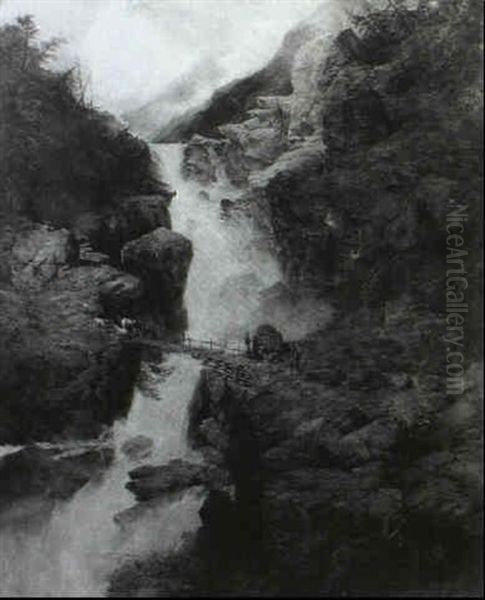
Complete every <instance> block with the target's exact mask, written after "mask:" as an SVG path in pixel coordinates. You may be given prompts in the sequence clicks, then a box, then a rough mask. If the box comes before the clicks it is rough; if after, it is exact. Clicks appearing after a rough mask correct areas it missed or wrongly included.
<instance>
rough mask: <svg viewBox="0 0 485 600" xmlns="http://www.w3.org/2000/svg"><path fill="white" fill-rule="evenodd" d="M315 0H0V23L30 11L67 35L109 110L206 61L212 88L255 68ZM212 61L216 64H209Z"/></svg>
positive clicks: (43, 26) (147, 95)
mask: <svg viewBox="0 0 485 600" xmlns="http://www.w3.org/2000/svg"><path fill="white" fill-rule="evenodd" d="M318 4H319V0H41V1H39V0H3V2H2V3H1V4H0V21H1V22H5V21H7V20H11V19H12V18H14V17H15V16H17V15H19V14H26V13H30V14H33V15H34V17H35V18H36V22H37V23H38V25H39V28H40V32H41V36H42V37H50V36H62V37H64V38H65V39H66V40H67V44H66V45H65V46H64V48H63V50H62V52H61V54H60V56H59V59H58V66H60V67H65V66H67V65H70V64H72V63H73V62H75V61H79V63H80V65H81V68H82V71H83V73H84V75H85V77H86V78H87V80H88V81H89V89H90V90H91V94H92V98H93V100H94V102H95V104H96V105H99V106H101V107H102V108H106V109H108V110H111V111H113V112H115V113H117V114H120V113H121V112H123V111H125V110H129V109H132V108H135V107H136V106H139V105H142V104H144V103H146V102H148V101H150V100H151V99H152V98H154V97H155V96H156V95H157V94H160V93H161V92H163V91H164V89H166V88H169V87H170V86H171V85H173V84H174V82H176V81H177V80H179V79H180V78H183V77H184V76H186V75H187V74H188V73H190V72H193V71H194V69H197V68H198V65H204V64H208V65H209V64H210V65H212V68H213V69H214V70H215V71H216V72H217V73H218V77H216V80H217V81H215V82H214V84H215V85H218V84H220V83H221V82H225V81H229V80H231V79H233V78H234V77H240V76H242V75H244V74H247V73H249V72H250V71H252V70H255V69H257V68H259V67H261V66H262V65H263V64H264V63H265V62H266V61H267V60H268V59H269V58H270V57H271V55H272V54H273V53H274V52H275V51H276V49H277V48H278V46H279V44H280V42H281V39H282V37H283V35H284V34H285V32H286V31H288V29H290V28H291V27H292V26H293V25H294V24H296V23H297V22H298V21H299V20H301V19H302V18H304V17H306V16H307V15H308V14H310V13H311V12H312V11H313V10H314V9H315V8H316V7H317V6H318ZM214 65H216V67H214Z"/></svg>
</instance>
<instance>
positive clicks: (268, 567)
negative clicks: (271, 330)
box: [111, 2, 483, 596]
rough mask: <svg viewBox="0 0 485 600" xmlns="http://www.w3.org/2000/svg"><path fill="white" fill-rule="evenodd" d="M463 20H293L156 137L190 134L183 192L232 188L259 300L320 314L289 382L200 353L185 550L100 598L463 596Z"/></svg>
mask: <svg viewBox="0 0 485 600" xmlns="http://www.w3.org/2000/svg"><path fill="white" fill-rule="evenodd" d="M430 4H431V3H430ZM479 13H480V8H479V6H478V3H475V2H463V3H455V4H454V3H450V2H441V3H439V6H438V7H437V6H434V7H432V6H431V5H430V6H427V5H426V3H421V4H420V7H419V8H417V9H408V8H401V9H398V8H396V7H394V8H389V9H388V10H383V11H375V12H370V13H368V14H364V15H361V16H360V17H355V19H354V21H349V22H348V23H347V27H343V28H342V30H341V31H340V32H339V33H338V34H337V35H334V36H331V37H330V36H328V35H325V32H324V28H323V30H322V28H319V27H318V25H317V24H316V23H314V22H313V23H306V24H303V25H302V26H301V27H299V28H297V29H296V30H294V31H293V32H291V33H290V34H288V36H287V37H286V38H285V40H284V42H283V46H282V48H281V50H280V51H279V52H278V54H277V55H276V57H275V59H274V60H273V61H272V62H271V63H270V64H269V65H268V66H267V67H266V68H265V69H263V70H262V71H260V72H258V73H256V74H255V75H252V76H250V77H248V78H246V79H242V80H239V81H237V82H235V83H234V84H231V85H229V86H226V88H223V89H221V90H219V91H218V92H216V94H215V95H214V96H213V98H212V100H211V101H210V102H209V103H208V105H206V106H205V107H203V108H202V109H201V110H200V111H198V112H196V113H195V114H194V113H192V114H188V115H187V116H186V117H185V119H180V118H179V119H177V120H176V121H174V122H172V123H170V124H168V125H167V126H165V127H164V128H163V129H162V130H161V131H159V132H158V133H157V135H156V139H157V141H159V142H160V141H164V142H174V141H181V140H182V141H184V142H185V143H186V146H185V153H184V162H183V173H184V176H185V177H186V178H187V179H189V180H191V181H192V182H193V183H194V185H195V186H197V185H199V186H200V189H204V186H207V185H208V184H210V183H211V182H215V181H217V180H218V179H219V180H220V179H222V180H224V181H229V182H230V184H231V186H232V194H231V195H230V196H228V198H227V199H226V200H224V201H223V202H221V213H222V214H223V215H224V216H225V218H229V219H231V218H233V219H237V218H239V215H241V214H243V215H245V218H247V219H249V220H251V222H252V223H253V225H254V227H255V228H256V229H257V230H258V231H259V232H260V233H261V235H260V237H261V239H262V244H264V245H265V246H266V247H267V248H268V249H269V250H270V252H272V253H273V255H274V256H276V257H277V258H278V261H279V264H280V265H281V266H282V270H283V283H282V284H281V285H280V286H279V287H278V288H277V289H276V288H275V290H274V293H272V294H270V296H271V301H272V302H273V303H274V304H273V307H274V306H277V305H278V303H279V302H281V297H282V296H285V295H286V297H287V298H291V300H290V302H293V303H294V305H295V306H298V302H299V300H300V299H301V298H302V297H309V296H310V297H313V298H315V299H317V301H319V302H322V303H330V305H331V306H333V309H334V311H335V312H334V317H333V320H332V323H331V324H330V325H326V327H325V328H321V329H319V328H318V326H317V327H316V328H315V329H314V330H313V331H312V332H310V333H308V334H306V335H305V336H304V337H300V340H299V342H298V345H299V347H300V352H301V354H302V366H301V367H300V369H299V370H298V372H297V373H295V370H294V365H293V364H291V359H288V357H286V358H285V357H284V356H282V357H281V358H280V359H279V361H278V360H277V361H276V362H274V363H267V362H263V363H260V362H258V361H256V360H255V359H254V358H252V359H251V358H248V359H229V358H227V357H226V358H225V359H220V360H216V359H215V358H214V359H211V358H209V359H207V360H206V361H205V369H204V371H203V372H202V376H201V379H200V381H199V386H198V388H197V390H196V392H195V394H194V397H193V400H192V404H191V421H190V426H189V434H190V440H191V443H192V445H193V446H194V447H195V448H197V449H199V451H201V452H202V453H203V454H204V456H205V457H206V460H207V461H208V462H209V463H212V464H213V465H214V468H218V469H220V468H221V467H222V468H223V469H225V470H227V473H228V476H229V481H225V482H224V483H221V481H220V480H211V479H210V478H209V480H208V481H207V482H206V486H208V488H209V490H210V492H209V495H208V497H207V499H206V502H205V504H204V507H203V509H202V510H201V512H200V516H201V519H202V527H201V528H200V529H199V531H198V532H197V533H196V534H194V535H193V536H192V537H191V538H190V539H188V540H187V541H186V545H185V548H184V549H183V550H182V551H179V552H178V553H177V552H175V553H173V554H172V555H171V556H169V557H167V556H162V555H157V554H156V553H154V554H153V556H152V557H150V559H147V560H146V561H144V562H143V561H142V562H140V561H137V562H136V563H131V564H127V565H125V567H124V568H122V569H120V570H119V572H118V573H117V574H115V576H114V578H113V580H112V586H111V593H112V595H113V596H118V595H128V596H129V595H133V594H137V593H140V590H143V593H149V594H150V595H155V596H156V595H163V594H164V593H166V591H167V590H169V591H170V593H171V594H180V595H184V594H190V593H200V592H201V591H202V592H203V593H210V594H218V595H226V594H228V593H234V592H236V593H238V594H242V595H255V594H257V595H264V596H273V595H285V594H288V593H290V594H291V593H294V594H298V593H304V594H309V595H323V596H333V595H349V594H350V595H355V596H359V595H372V594H379V595H391V596H392V595H398V594H402V593H406V594H407V593H410V594H411V593H412V594H414V593H419V594H423V595H434V594H438V595H442V594H455V593H458V594H460V593H466V594H471V595H477V594H479V588H480V581H481V574H480V573H481V569H480V567H479V564H480V555H481V551H480V544H481V539H482V516H481V506H482V492H481V489H482V487H481V486H482V477H481V474H480V469H481V458H480V457H481V452H482V450H481V448H482V432H481V428H480V426H479V425H478V422H479V420H480V419H481V416H482V407H481V391H480V390H481V389H482V385H483V383H482V376H481V371H480V366H479V360H480V359H479V356H480V344H479V342H478V338H477V336H476V335H475V333H474V327H475V323H476V322H477V321H476V319H477V318H478V314H477V313H473V316H471V315H470V316H469V318H467V323H468V324H467V325H465V333H464V336H463V348H466V351H464V352H465V354H466V358H465V359H464V365H463V373H464V376H463V388H462V393H461V394H460V395H458V396H456V397H454V396H452V395H450V394H449V393H447V390H446V382H445V376H444V373H445V365H446V355H445V347H444V344H443V337H444V335H445V332H446V322H445V312H444V311H445V308H446V306H445V301H446V296H445V293H444V292H443V290H444V289H446V268H445V267H444V256H445V254H444V253H445V247H446V226H445V222H446V221H445V220H446V215H447V213H448V212H449V211H450V210H451V209H453V206H454V202H457V201H455V200H453V199H454V198H458V197H460V198H462V199H463V200H462V204H463V205H464V206H466V211H467V215H468V224H467V228H468V229H467V235H468V237H467V243H468V249H467V252H468V254H467V257H468V258H467V285H468V290H467V293H468V294H469V295H468V296H467V297H468V301H469V309H470V310H471V311H473V310H474V309H473V308H472V304H473V303H475V306H478V305H477V302H476V300H477V298H478V295H477V294H479V291H478V290H479V281H480V278H481V275H480V273H481V267H480V260H479V251H480V250H479V249H480V247H481V234H480V231H479V230H478V229H477V227H476V223H478V214H479V212H480V208H479V206H480V203H479V190H478V187H476V186H477V185H479V184H478V178H476V175H478V173H479V172H480V169H479V167H478V162H477V161H478V157H479V156H480V142H479V139H478V137H477V135H478V128H477V127H476V124H477V123H478V122H480V117H479V114H478V111H479V110H480V108H481V100H480V96H479V93H478V86H479V85H480V83H479V82H480V75H479V64H480V61H479V58H478V54H477V52H478V37H477V36H478V35H479V29H480V26H479V21H480V19H479V17H478V15H479ZM465 39H466V40H467V41H466V42H465V41H464V40H465ZM472 39H473V40H474V41H473V42H472ZM450 202H451V204H450ZM228 215H229V216H228ZM473 298H474V299H475V300H473ZM271 301H270V302H271ZM268 320H269V321H271V312H270V313H269V316H268ZM241 372H245V373H246V376H242V377H241V376H240V374H241ZM185 472H186V470H185V468H184V469H183V473H185ZM138 481H139V480H138V478H137V475H135V476H134V480H133V483H132V484H130V485H132V487H133V489H134V490H135V493H141V490H142V489H145V486H146V485H148V484H147V483H144V484H143V487H140V488H139V486H140V485H141V482H140V483H139V482H138ZM155 481H157V479H156V478H155V479H154V480H153V483H152V485H157V484H156V483H155ZM200 481H201V479H199V478H198V477H197V476H195V478H194V480H193V482H187V485H198V484H199V483H200ZM228 483H229V484H230V485H228ZM138 489H139V490H140V491H139V492H137V491H136V490H138ZM160 493H161V492H160ZM140 499H141V500H142V502H141V504H143V501H144V498H143V497H141V498H140Z"/></svg>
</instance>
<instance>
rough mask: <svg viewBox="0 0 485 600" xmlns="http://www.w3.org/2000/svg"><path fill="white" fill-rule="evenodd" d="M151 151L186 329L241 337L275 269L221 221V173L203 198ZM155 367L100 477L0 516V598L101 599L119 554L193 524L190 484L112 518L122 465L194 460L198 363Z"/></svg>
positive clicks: (122, 492) (1, 453)
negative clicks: (173, 236)
mask: <svg viewBox="0 0 485 600" xmlns="http://www.w3.org/2000/svg"><path fill="white" fill-rule="evenodd" d="M153 150H154V152H155V153H156V155H157V156H158V157H159V159H160V168H161V171H162V177H163V179H164V181H166V182H167V183H169V184H170V185H171V186H172V187H173V188H174V189H175V190H176V191H177V195H176V197H175V198H174V199H173V200H172V205H171V209H170V210H171V216H172V224H173V229H174V230H175V231H178V232H180V233H182V234H184V235H185V236H187V237H188V238H190V239H191V240H192V243H193V247H194V259H193V263H192V265H191V269H190V272H189V277H188V282H187V289H186V294H185V302H186V305H187V309H188V315H189V334H190V335H191V336H192V337H195V338H201V339H207V338H219V339H221V338H225V339H226V340H227V341H232V340H234V339H235V338H238V339H241V338H242V336H243V335H244V331H245V330H246V329H247V328H248V327H250V326H251V323H252V320H251V319H252V315H253V313H254V311H255V309H256V307H257V304H258V294H259V292H260V291H261V290H262V289H264V288H266V287H268V286H271V285H272V284H273V283H275V282H277V281H278V280H279V279H280V272H279V269H278V266H277V264H276V262H275V260H274V259H273V258H272V257H270V256H269V255H268V254H267V253H265V252H263V251H261V250H260V249H257V247H256V245H255V244H254V243H253V242H254V240H253V232H252V226H251V223H249V221H247V220H244V219H243V220H241V221H239V222H237V223H230V222H229V223H228V222H223V221H222V220H221V218H220V210H219V203H220V200H221V199H222V198H227V197H229V198H231V197H233V196H234V194H235V193H236V191H235V190H234V189H232V188H231V186H230V185H229V184H228V183H227V182H226V181H224V179H223V178H221V177H219V178H218V182H217V183H215V184H212V185H210V186H206V187H205V188H204V189H202V191H203V192H205V193H204V194H202V195H201V194H200V192H201V186H199V185H196V184H194V183H192V182H188V181H185V180H184V179H183V177H182V175H181V163H182V157H183V146H181V145H178V144H171V145H157V146H154V147H153ZM162 367H163V368H162V369H161V373H159V374H155V375H154V376H152V382H151V385H150V386H146V385H141V384H138V385H137V386H135V389H134V397H133V402H132V406H131V408H130V411H129V414H128V416H127V418H126V419H124V420H119V421H117V422H116V423H115V424H114V425H113V427H112V431H111V440H112V444H113V448H114V460H113V462H112V463H111V464H110V465H109V466H108V467H107V468H106V469H105V470H104V472H103V473H102V474H101V475H100V476H95V477H94V476H93V477H92V478H91V480H90V481H89V482H88V483H87V484H85V485H84V486H83V487H82V488H81V489H80V490H79V491H78V492H76V493H75V494H74V495H73V496H72V497H71V498H70V499H68V500H57V501H55V502H54V501H52V502H50V503H49V502H48V503H47V507H45V506H44V507H43V510H44V509H45V510H44V512H42V513H39V514H37V518H33V517H32V515H34V516H35V515H36V511H37V512H39V510H38V506H36V505H35V503H34V504H33V505H32V507H31V510H30V513H29V502H30V500H29V499H26V507H27V508H26V509H25V510H24V509H22V510H24V512H22V511H19V510H18V508H17V507H14V508H12V509H9V510H7V511H4V512H3V513H1V512H0V596H1V597H6V596H17V597H19V596H21V597H22V596H23V597H32V596H51V597H59V596H70V597H81V596H84V597H89V596H91V597H93V596H103V595H104V594H105V593H106V589H107V585H108V580H109V576H110V574H111V573H112V572H113V570H114V569H115V568H116V567H117V566H118V565H119V564H120V562H122V561H123V560H124V559H126V558H127V557H132V556H136V557H138V558H140V557H143V555H144V554H146V553H148V552H150V551H157V552H163V551H165V550H169V549H171V548H173V547H174V546H176V545H177V544H178V543H180V542H181V540H182V536H183V533H184V532H186V531H192V530H194V529H195V528H196V527H197V525H198V523H199V517H198V509H199V507H200V505H201V502H202V496H201V494H200V492H198V491H197V490H196V489H195V490H189V491H187V492H185V493H182V494H180V495H179V496H178V497H177V498H175V499H174V498H170V499H168V498H167V499H165V500H164V501H161V502H160V503H158V504H156V505H155V506H151V507H150V510H147V511H143V512H142V514H141V515H140V517H139V518H138V519H137V520H136V523H134V526H133V527H131V528H128V529H127V528H120V527H119V526H118V525H117V524H116V522H115V521H114V517H115V516H116V515H117V514H119V513H120V512H122V511H125V510H126V509H128V508H130V507H131V506H133V504H134V499H133V496H132V495H131V494H130V493H129V492H128V491H127V490H126V489H125V484H126V482H127V480H128V471H129V470H130V469H132V468H134V467H135V466H137V464H146V463H147V462H148V463H150V464H164V463H167V462H168V461H169V460H171V459H174V458H183V457H189V458H190V459H191V460H198V456H194V455H193V453H191V452H190V450H189V448H188V446H187V440H186V428H187V423H186V418H187V407H188V404H189V402H190V400H191V398H192V394H193V391H194V389H195V386H196V383H197V381H198V378H199V373H200V368H201V365H200V363H199V362H198V361H196V360H195V359H193V358H190V357H188V356H185V355H179V354H172V355H170V356H169V357H168V358H167V360H166V361H164V362H163V365H162ZM144 368H145V369H148V366H147V365H145V366H144ZM138 435H143V436H144V437H145V438H150V440H152V441H153V447H152V455H151V456H150V457H149V458H145V459H141V460H139V461H138V463H137V462H136V461H135V462H133V460H130V458H129V457H128V456H127V455H126V453H124V452H123V445H124V444H125V443H126V442H127V441H129V440H132V439H133V438H135V437H136V436H138ZM90 443H91V445H92V444H93V442H90ZM76 445H77V446H78V447H79V449H80V450H82V448H83V447H85V446H86V442H81V441H79V442H77V443H76V442H71V443H70V446H69V448H70V449H71V450H72V447H73V446H74V447H76ZM49 447H50V448H52V447H53V446H52V445H49ZM54 447H55V445H54ZM20 450H21V449H19V448H17V447H11V446H9V447H7V446H5V447H3V448H0V468H1V461H2V460H4V459H6V458H8V455H9V454H11V453H13V452H17V451H20ZM58 450H59V453H62V452H65V451H66V448H61V447H59V448H58ZM71 450H70V451H71ZM2 457H3V458H2ZM24 508H25V507H24ZM19 512H20V514H21V515H24V516H23V517H22V516H21V517H19ZM31 517H32V518H31Z"/></svg>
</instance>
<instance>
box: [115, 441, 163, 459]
mask: <svg viewBox="0 0 485 600" xmlns="http://www.w3.org/2000/svg"><path fill="white" fill-rule="evenodd" d="M154 447H155V443H154V441H153V440H152V439H151V438H149V437H147V436H146V435H136V436H135V437H133V438H130V439H129V440H126V442H124V443H123V444H122V446H121V451H122V452H123V454H125V455H126V456H128V458H130V459H131V460H135V461H139V460H143V459H145V458H148V457H149V456H150V455H151V454H152V452H153V449H154Z"/></svg>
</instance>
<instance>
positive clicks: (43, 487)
mask: <svg viewBox="0 0 485 600" xmlns="http://www.w3.org/2000/svg"><path fill="white" fill-rule="evenodd" d="M112 459H113V449H112V448H111V447H110V446H108V445H103V444H101V443H98V445H96V444H94V443H93V444H92V445H91V446H88V445H86V446H84V447H83V446H82V445H78V447H74V446H73V447H72V448H69V447H68V446H66V447H64V448H63V447H62V446H59V447H58V448H55V447H53V448H49V449H44V448H41V447H39V446H28V447H25V448H23V449H21V450H19V451H17V452H13V453H11V454H8V455H7V456H4V457H3V458H0V507H2V509H5V508H8V507H9V506H13V505H14V504H15V503H16V502H17V501H18V500H19V499H24V498H25V497H44V498H53V499H55V498H59V499H65V498H69V497H70V496H71V495H73V494H74V493H75V492H76V491H77V490H78V489H79V488H81V487H82V486H83V485H84V484H85V483H87V482H88V481H89V479H90V478H91V477H92V475H93V474H94V473H95V472H97V471H101V470H104V469H105V468H106V466H107V465H109V463H110V462H111V460H112Z"/></svg>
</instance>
